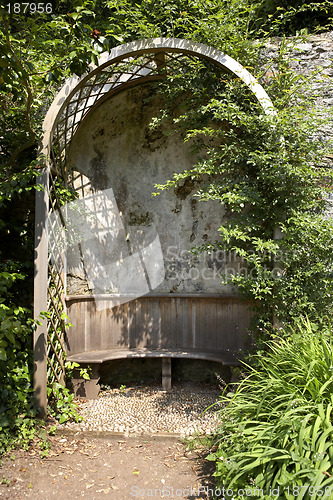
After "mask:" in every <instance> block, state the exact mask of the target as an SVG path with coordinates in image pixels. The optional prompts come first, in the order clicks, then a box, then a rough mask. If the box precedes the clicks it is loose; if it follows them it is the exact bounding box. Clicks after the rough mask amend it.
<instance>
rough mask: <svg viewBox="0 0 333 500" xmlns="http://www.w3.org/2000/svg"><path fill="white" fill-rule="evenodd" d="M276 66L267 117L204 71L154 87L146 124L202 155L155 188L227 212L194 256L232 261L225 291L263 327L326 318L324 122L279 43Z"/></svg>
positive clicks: (332, 259)
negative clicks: (156, 113)
mask: <svg viewBox="0 0 333 500" xmlns="http://www.w3.org/2000/svg"><path fill="white" fill-rule="evenodd" d="M275 64H276V74H275V76H274V75H273V77H272V79H271V80H270V82H269V90H270V95H271V96H272V97H273V98H274V97H275V99H274V100H273V103H274V105H275V109H276V110H277V112H276V113H275V114H268V115H267V114H266V115H265V114H264V113H263V112H262V108H261V106H260V105H259V104H258V102H257V101H256V100H255V99H254V97H253V96H252V95H250V92H249V91H248V89H246V88H244V85H242V84H240V83H239V82H238V81H235V80H234V79H233V78H232V77H228V76H224V77H223V79H222V78H221V76H220V75H218V74H214V72H213V71H211V68H209V69H210V70H208V71H207V67H205V65H203V64H202V65H201V66H200V67H197V68H193V71H192V74H191V76H190V77H189V78H187V75H186V78H184V77H182V76H180V77H178V78H175V77H174V76H172V78H171V79H170V81H169V82H166V83H163V84H160V92H161V96H162V97H163V98H164V101H166V105H165V107H164V108H163V110H162V111H161V115H160V117H159V118H155V120H154V122H153V123H152V127H156V126H158V125H159V123H161V122H162V121H166V120H168V121H169V127H173V129H174V130H176V131H177V132H181V133H182V134H183V136H184V137H185V141H189V142H191V144H192V146H193V148H194V151H195V152H196V153H197V152H198V151H200V152H202V151H204V154H202V153H201V155H200V157H199V159H198V161H197V162H196V163H195V164H194V165H193V167H192V168H191V169H189V170H187V171H184V172H181V173H179V174H174V176H173V178H172V179H170V180H169V181H167V182H166V183H165V184H164V185H157V189H158V190H163V189H175V190H176V189H178V188H179V186H183V185H185V184H186V185H188V186H192V194H193V195H194V196H197V197H198V198H199V199H200V200H201V201H202V202H205V201H207V200H215V202H216V203H221V204H222V205H223V206H224V207H225V210H226V215H225V218H224V220H223V221H222V225H221V227H220V229H219V233H220V236H219V238H217V239H216V240H215V241H211V242H207V243H205V244H204V245H202V246H201V247H198V248H195V249H194V250H195V252H197V253H199V252H217V251H226V252H227V255H228V252H232V253H233V254H235V255H236V256H237V258H238V262H237V266H236V268H235V267H232V266H229V267H230V269H229V268H228V266H227V269H226V272H225V275H224V283H232V284H236V285H237V286H238V290H239V292H240V294H241V295H242V296H243V297H245V298H247V299H250V300H252V302H253V304H255V309H256V311H257V313H258V316H259V319H258V321H260V322H262V324H264V325H265V326H267V325H268V324H272V322H273V321H274V320H276V318H278V319H280V320H285V321H291V320H295V319H297V318H298V317H299V316H300V315H304V314H308V315H309V316H311V317H313V318H316V317H317V316H318V315H323V314H329V313H330V312H331V310H332V299H331V298H332V296H333V280H332V270H333V255H332V252H331V251H330V249H331V248H332V245H333V223H332V219H330V218H327V216H326V211H327V210H328V206H327V196H328V194H329V193H330V192H331V191H332V171H331V170H330V169H329V168H327V167H326V166H325V162H324V160H323V157H324V156H325V154H326V153H327V152H328V151H330V150H331V144H329V142H328V141H327V143H325V142H323V141H322V138H321V137H320V136H319V134H318V132H317V131H318V129H320V128H321V127H322V126H323V121H325V119H323V118H320V117H318V116H317V115H316V112H315V110H314V108H313V107H312V106H311V94H310V93H309V88H308V86H307V81H306V78H305V77H297V76H296V75H295V74H294V73H293V72H292V70H290V69H289V65H288V58H287V57H286V56H285V45H284V42H283V43H282V45H281V53H280V54H279V55H278V57H277V60H276V62H275ZM201 73H203V74H206V75H207V74H208V75H209V78H206V79H205V78H203V77H202V75H201ZM198 81H200V85H199V84H198ZM193 89H195V90H193ZM180 96H182V104H181V105H179V106H177V107H176V108H177V109H178V110H179V114H178V115H177V116H176V117H175V116H174V113H173V109H174V108H175V103H177V102H180ZM296 96H297V97H296ZM161 101H162V99H161ZM327 120H330V117H327ZM282 236H283V237H282ZM300 242H301V245H300Z"/></svg>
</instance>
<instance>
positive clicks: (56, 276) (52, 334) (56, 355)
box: [47, 172, 66, 385]
mask: <svg viewBox="0 0 333 500" xmlns="http://www.w3.org/2000/svg"><path fill="white" fill-rule="evenodd" d="M58 182H61V177H59V176H57V175H55V174H54V173H52V172H51V173H50V185H49V193H48V194H49V217H48V236H49V239H48V241H49V245H48V250H49V252H48V281H47V310H48V321H47V379H48V384H49V385H52V384H53V383H54V382H58V383H60V384H64V381H65V366H64V364H65V362H64V353H65V345H64V343H65V332H66V317H65V312H66V306H65V303H64V297H65V294H66V274H65V271H66V261H65V248H64V231H65V227H64V226H65V224H64V220H63V218H62V215H61V214H62V213H61V202H60V200H59V196H58V193H57V183H58ZM54 214H57V216H56V217H55V216H52V215H54Z"/></svg>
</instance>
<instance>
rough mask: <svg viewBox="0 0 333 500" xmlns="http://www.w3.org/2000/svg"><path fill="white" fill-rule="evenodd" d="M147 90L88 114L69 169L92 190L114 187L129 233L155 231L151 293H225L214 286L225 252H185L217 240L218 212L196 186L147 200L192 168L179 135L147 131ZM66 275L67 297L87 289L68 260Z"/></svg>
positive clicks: (152, 102) (150, 97)
mask: <svg viewBox="0 0 333 500" xmlns="http://www.w3.org/2000/svg"><path fill="white" fill-rule="evenodd" d="M153 92H154V91H153V87H152V86H150V85H144V86H138V87H134V88H131V89H129V90H126V91H123V92H121V93H119V94H118V95H116V96H114V97H113V98H111V99H109V100H107V101H106V102H104V103H103V104H102V105H101V106H100V107H99V108H97V109H96V110H94V111H93V112H92V113H91V114H90V116H89V117H88V118H87V119H86V120H85V121H84V122H83V124H82V127H81V128H80V129H79V131H78V133H77V134H76V136H75V138H74V140H73V142H72V146H71V150H70V155H69V156H70V166H71V168H72V169H73V170H74V171H79V172H81V173H82V174H84V175H85V176H86V178H87V179H88V180H89V182H90V184H91V186H90V189H92V190H93V191H94V190H102V189H110V188H111V189H112V190H113V193H114V196H115V198H116V202H117V205H118V209H119V211H120V215H121V218H122V222H123V224H124V227H125V231H128V233H129V234H130V232H131V228H132V227H136V228H137V227H142V228H145V229H146V230H147V229H149V228H150V233H151V235H152V236H151V237H153V235H154V234H156V233H157V234H158V236H159V239H160V243H161V247H162V252H163V257H164V265H165V269H166V274H165V280H164V281H163V283H161V285H160V286H159V287H158V288H157V289H155V291H157V292H158V291H163V292H179V293H201V292H207V293H223V292H225V293H230V292H232V288H231V287H224V288H221V276H220V274H221V271H223V268H224V262H223V260H224V255H219V256H215V258H213V257H210V256H208V255H203V256H200V257H199V258H195V257H194V256H193V255H191V254H190V253H189V251H190V249H191V248H192V247H193V246H194V245H201V244H202V243H204V242H205V241H209V240H213V241H214V240H215V239H216V238H217V230H218V228H219V226H221V224H222V223H223V218H224V208H223V207H222V206H221V205H219V204H218V203H213V202H205V203H203V202H199V201H198V199H197V198H196V197H195V196H194V194H195V192H196V190H197V189H198V186H197V185H196V184H195V182H188V181H187V182H185V183H184V184H183V185H182V186H181V187H179V188H178V189H176V190H174V189H172V190H170V191H162V192H161V194H160V195H159V196H156V197H154V196H152V193H153V192H154V191H156V189H155V188H154V184H155V183H164V182H166V181H167V180H168V179H170V178H171V177H172V174H173V173H174V172H181V171H183V170H184V169H186V168H189V167H190V166H191V164H193V156H192V154H191V151H190V145H189V144H184V142H183V140H182V138H181V137H179V136H177V135H175V134H171V135H165V134H164V133H163V130H161V129H159V130H151V129H150V127H149V124H150V122H151V119H152V117H154V116H156V115H157V113H158V109H159V100H158V98H157V97H154V94H153ZM164 132H165V131H164ZM86 191H87V189H86ZM155 229H156V232H155ZM148 232H149V231H148ZM146 243H150V241H148V240H147V241H146ZM132 250H133V251H134V249H132ZM231 260H232V259H231ZM228 265H229V264H228ZM230 265H231V266H234V265H237V264H236V263H234V262H231V263H230ZM229 267H230V266H229ZM68 271H69V274H70V275H71V276H69V279H68V284H69V290H68V291H69V293H82V292H84V293H85V292H87V290H88V288H89V287H88V286H87V284H86V283H85V281H84V272H83V271H84V270H83V269H82V267H81V269H80V265H79V263H78V262H77V260H76V261H73V260H72V261H70V262H69V269H68ZM114 291H115V292H116V291H117V290H114ZM94 292H95V293H96V292H97V293H98V292H101V290H94Z"/></svg>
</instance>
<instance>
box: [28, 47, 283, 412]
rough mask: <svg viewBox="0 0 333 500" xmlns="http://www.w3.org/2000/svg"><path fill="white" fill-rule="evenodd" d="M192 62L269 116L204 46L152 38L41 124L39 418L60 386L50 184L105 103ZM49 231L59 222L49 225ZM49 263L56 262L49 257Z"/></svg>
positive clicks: (62, 265) (125, 52) (115, 60)
mask: <svg viewBox="0 0 333 500" xmlns="http://www.w3.org/2000/svg"><path fill="white" fill-rule="evenodd" d="M198 60H204V61H208V62H209V63H211V64H213V65H214V66H216V67H219V68H221V70H222V71H225V72H228V73H231V74H234V75H235V76H237V77H238V78H240V79H241V80H242V81H243V82H244V83H245V84H246V85H247V86H248V87H249V89H250V90H251V91H252V92H253V94H254V95H255V97H256V98H257V99H258V101H259V102H260V103H261V105H262V108H263V110H264V112H265V113H267V114H274V110H273V105H272V102H271V101H270V99H269V97H268V95H267V93H266V92H265V90H264V89H263V88H262V87H261V86H260V85H259V83H258V82H257V81H256V80H255V78H254V77H253V76H252V75H251V74H250V73H249V72H248V71H247V70H246V69H245V68H244V67H243V66H242V65H240V64H239V63H238V62H237V61H235V60H234V59H232V58H231V57H229V56H227V55H226V54H223V53H222V52H220V51H218V50H216V49H214V48H212V47H208V46H206V45H203V44H200V43H195V42H192V41H189V40H182V39H172V38H171V39H170V38H156V39H149V40H140V41H136V42H131V43H128V44H124V45H121V46H119V47H116V48H114V49H112V50H111V52H110V53H109V54H108V53H104V54H102V55H101V57H100V59H99V64H98V65H97V66H92V67H91V70H90V72H89V73H88V74H86V75H84V76H83V77H81V78H79V77H77V76H74V77H72V78H71V79H69V80H68V81H67V82H66V83H65V85H64V86H63V88H62V89H61V91H60V92H59V93H58V94H57V96H56V97H55V99H54V101H53V104H52V105H51V107H50V109H49V111H48V113H47V115H46V118H45V120H44V137H43V144H42V152H43V154H44V156H45V158H46V167H45V169H44V171H43V173H42V175H41V176H40V178H39V179H38V182H39V183H40V184H41V185H42V186H43V187H44V189H43V190H40V191H37V193H36V237H35V239H36V242H35V254H36V255H35V296H34V314H35V317H36V318H38V317H40V314H41V313H42V312H44V311H45V312H47V315H46V316H45V317H43V318H42V319H41V321H40V324H39V325H38V327H37V329H36V332H35V338H34V365H35V366H34V387H35V395H36V400H37V404H38V406H39V407H40V408H41V413H42V414H45V413H46V404H47V381H49V383H51V384H52V383H53V382H59V383H63V381H64V356H63V354H64V333H65V324H64V319H63V313H64V312H65V311H66V306H65V302H64V295H65V291H66V273H65V269H66V262H65V258H64V256H63V255H62V251H61V248H56V247H57V244H58V243H57V238H56V237H53V239H52V241H53V248H48V246H49V245H48V233H50V232H53V233H54V234H56V230H55V229H56V228H54V227H52V224H49V227H48V224H47V220H48V216H49V213H50V212H52V211H55V210H59V212H60V213H61V207H60V202H59V199H58V196H57V190H56V184H57V181H58V180H59V179H61V180H62V181H64V182H65V184H66V183H67V182H68V172H67V154H68V148H69V145H70V143H71V140H72V138H73V137H74V135H75V134H76V132H77V130H78V128H79V126H80V124H82V122H83V121H84V120H85V118H86V117H87V116H88V114H89V113H90V112H91V111H92V110H94V109H95V108H96V107H97V106H99V105H101V104H102V103H103V102H104V101H105V100H106V99H109V98H110V97H111V96H112V95H114V94H115V93H117V92H120V91H122V90H124V89H126V88H128V87H131V86H134V85H140V84H144V83H147V82H154V81H158V80H161V79H163V78H165V76H166V75H167V74H170V73H172V72H173V71H175V70H176V69H177V71H179V69H180V68H181V71H182V72H184V73H186V71H190V70H191V65H192V64H193V63H195V62H196V61H198ZM53 221H54V223H55V224H57V223H58V221H60V223H61V216H60V218H56V219H53ZM55 255H56V257H55Z"/></svg>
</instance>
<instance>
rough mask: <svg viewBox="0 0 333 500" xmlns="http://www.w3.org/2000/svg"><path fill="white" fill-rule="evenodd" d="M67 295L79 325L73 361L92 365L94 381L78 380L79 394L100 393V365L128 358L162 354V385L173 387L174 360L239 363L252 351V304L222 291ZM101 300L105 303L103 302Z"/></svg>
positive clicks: (71, 334) (73, 332)
mask: <svg viewBox="0 0 333 500" xmlns="http://www.w3.org/2000/svg"><path fill="white" fill-rule="evenodd" d="M98 299H99V300H102V304H103V307H97V306H96V302H95V300H94V297H92V296H82V295H81V296H70V297H67V298H66V302H67V311H68V315H69V317H70V320H71V322H72V323H73V327H71V328H69V330H68V333H67V337H68V338H67V347H68V349H67V360H68V361H70V362H75V363H79V364H80V365H81V366H83V367H84V366H87V365H88V366H91V367H92V375H91V380H90V381H84V380H83V379H80V378H79V377H75V378H74V379H73V384H74V388H75V394H76V395H77V396H83V397H88V398H89V399H90V398H96V397H97V396H98V392H99V377H100V375H99V367H100V365H101V364H102V363H105V362H107V361H113V360H116V359H124V358H147V357H153V358H161V360H162V386H163V389H164V390H169V389H170V388H171V359H172V358H189V359H202V360H209V361H216V362H219V363H221V364H223V365H228V366H235V365H239V363H240V362H239V358H240V356H241V353H242V352H244V351H246V349H247V343H248V340H249V337H248V335H247V330H248V326H249V320H250V316H251V313H250V312H249V310H248V306H249V303H244V302H240V301H239V299H238V298H237V297H235V296H226V295H218V294H206V295H205V294H203V295H199V294H188V295H185V294H149V295H146V296H144V297H140V298H135V299H134V300H132V301H131V302H127V303H123V304H117V302H116V301H117V299H116V298H115V297H110V296H106V295H103V296H99V297H98ZM99 304H101V302H100V303H99Z"/></svg>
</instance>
